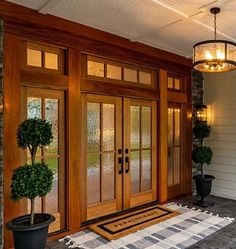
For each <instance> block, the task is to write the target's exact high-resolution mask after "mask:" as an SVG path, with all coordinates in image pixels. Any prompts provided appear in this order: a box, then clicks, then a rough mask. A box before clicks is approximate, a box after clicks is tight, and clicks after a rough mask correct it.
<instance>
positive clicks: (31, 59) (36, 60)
mask: <svg viewBox="0 0 236 249" xmlns="http://www.w3.org/2000/svg"><path fill="white" fill-rule="evenodd" d="M27 65H29V66H33V67H42V51H40V50H36V49H30V48H28V49H27Z"/></svg>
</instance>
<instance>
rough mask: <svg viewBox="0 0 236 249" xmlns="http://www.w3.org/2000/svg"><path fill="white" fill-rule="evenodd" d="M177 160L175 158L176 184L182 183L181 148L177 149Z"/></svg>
mask: <svg viewBox="0 0 236 249" xmlns="http://www.w3.org/2000/svg"><path fill="white" fill-rule="evenodd" d="M174 150H175V154H174V155H175V158H174V184H178V183H179V182H180V148H179V147H175V149H174Z"/></svg>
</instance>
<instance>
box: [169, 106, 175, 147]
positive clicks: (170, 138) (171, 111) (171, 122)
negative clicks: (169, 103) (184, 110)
mask: <svg viewBox="0 0 236 249" xmlns="http://www.w3.org/2000/svg"><path fill="white" fill-rule="evenodd" d="M173 112H174V111H173V108H168V145H170V146H171V145H173V142H174V141H173Z"/></svg>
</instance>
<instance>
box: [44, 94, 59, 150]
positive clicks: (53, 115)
mask: <svg viewBox="0 0 236 249" xmlns="http://www.w3.org/2000/svg"><path fill="white" fill-rule="evenodd" d="M45 119H46V120H47V121H48V122H50V123H51V124H52V135H53V140H52V143H51V144H50V146H46V147H45V153H46V155H57V154H58V99H45Z"/></svg>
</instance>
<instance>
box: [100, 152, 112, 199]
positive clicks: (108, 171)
mask: <svg viewBox="0 0 236 249" xmlns="http://www.w3.org/2000/svg"><path fill="white" fill-rule="evenodd" d="M102 162H103V169H102V187H103V189H102V201H108V200H112V199H114V198H115V160H114V154H113V153H112V154H110V153H109V154H104V155H103V161H102Z"/></svg>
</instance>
